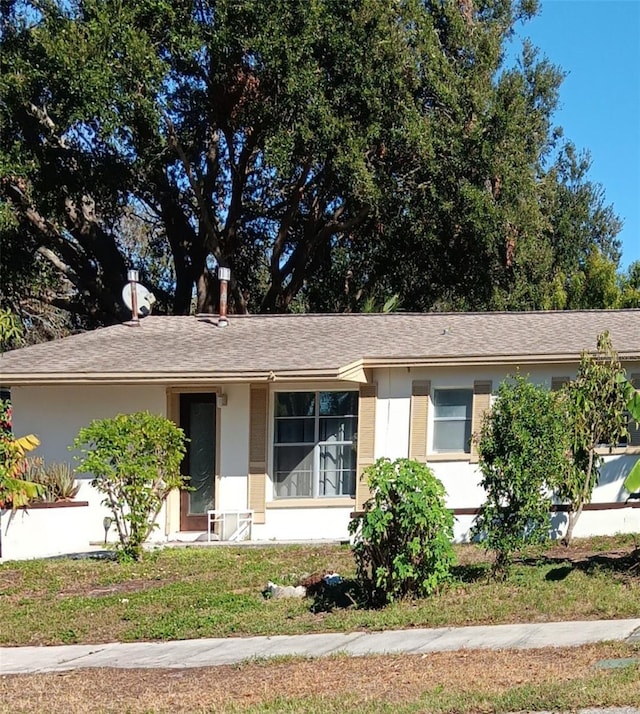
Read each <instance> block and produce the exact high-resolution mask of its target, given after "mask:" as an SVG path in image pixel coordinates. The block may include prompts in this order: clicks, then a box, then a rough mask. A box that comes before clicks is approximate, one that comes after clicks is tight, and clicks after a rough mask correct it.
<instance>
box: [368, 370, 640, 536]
mask: <svg viewBox="0 0 640 714" xmlns="http://www.w3.org/2000/svg"><path fill="white" fill-rule="evenodd" d="M576 369H577V365H576V366H575V367H571V366H567V365H557V366H545V367H530V366H523V367H522V368H521V370H520V371H521V373H522V374H523V375H528V376H529V377H530V379H531V380H532V381H533V382H534V383H536V384H542V385H546V386H547V387H550V386H551V379H552V378H553V377H571V378H573V377H575V373H576ZM515 371H516V368H515V367H513V368H511V369H501V368H484V369H482V368H469V367H466V368H461V367H455V368H446V367H439V368H430V369H426V368H393V369H380V370H376V371H375V373H374V380H375V381H377V383H378V402H377V409H376V458H379V457H381V456H387V457H389V458H391V459H395V458H401V457H408V455H409V446H408V445H409V428H410V406H411V383H412V382H413V381H423V380H430V381H431V390H432V393H433V390H434V389H441V388H452V389H453V388H469V389H471V388H472V387H473V383H474V381H475V380H491V382H492V388H493V392H494V393H495V392H496V391H497V389H498V386H499V384H500V382H502V381H503V380H504V379H505V378H506V377H507V375H510V374H514V373H515ZM637 371H640V365H638V364H636V365H632V366H627V372H628V373H633V372H637ZM433 431H434V429H433V409H432V408H430V409H429V415H428V424H427V438H428V449H429V450H430V449H431V445H432V441H431V440H432V438H433ZM438 457H439V459H442V455H438ZM638 458H639V457H638V456H632V455H610V456H605V457H604V465H603V466H602V467H601V469H600V471H601V476H600V481H599V483H598V485H597V486H596V488H595V489H594V492H593V497H592V503H609V502H619V501H624V500H625V498H626V495H627V494H626V491H625V489H624V487H623V485H622V484H623V482H624V479H625V478H626V475H627V474H628V473H629V471H630V469H631V467H632V466H633V464H634V463H635V461H636V460H637V459H638ZM427 462H428V463H429V466H430V467H431V468H432V470H433V472H434V473H435V475H436V476H437V477H438V478H439V479H440V480H441V481H442V483H443V485H444V487H445V490H446V492H447V505H448V506H449V507H450V508H478V507H479V506H480V505H481V504H482V503H483V501H484V497H485V494H484V490H483V489H482V487H481V486H480V480H481V474H480V471H479V469H478V465H477V464H473V463H470V462H469V461H468V460H462V461H461V460H451V461H446V460H438V461H429V458H428V456H427ZM472 523H473V516H457V517H456V522H455V529H454V537H455V539H456V540H458V541H461V540H468V537H469V530H470V528H471V526H472ZM553 524H554V527H556V528H558V529H559V532H560V535H563V534H564V532H565V531H566V516H563V515H562V514H557V515H556V516H554V519H553ZM618 532H621V533H628V532H640V509H638V508H635V509H632V508H627V509H620V510H609V511H587V512H584V513H583V514H582V515H581V516H580V519H579V520H578V523H577V525H576V529H575V536H576V537H586V536H590V535H605V534H614V533H618Z"/></svg>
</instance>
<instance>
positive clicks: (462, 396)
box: [433, 389, 473, 454]
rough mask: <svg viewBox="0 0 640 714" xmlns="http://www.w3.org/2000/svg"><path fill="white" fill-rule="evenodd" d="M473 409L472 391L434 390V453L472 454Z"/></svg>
mask: <svg viewBox="0 0 640 714" xmlns="http://www.w3.org/2000/svg"><path fill="white" fill-rule="evenodd" d="M472 407H473V390H472V389H436V390H434V392H433V408H434V413H433V452H434V453H467V454H468V453H471V419H472Z"/></svg>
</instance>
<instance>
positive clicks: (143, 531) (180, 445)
mask: <svg viewBox="0 0 640 714" xmlns="http://www.w3.org/2000/svg"><path fill="white" fill-rule="evenodd" d="M72 448H75V449H77V450H78V451H80V453H81V454H82V455H83V456H82V457H76V458H77V460H78V461H80V463H79V465H78V471H84V472H87V473H91V474H93V477H94V478H93V481H92V485H93V486H94V487H95V488H96V489H97V490H98V491H100V492H101V493H103V494H105V499H104V501H103V504H104V505H106V506H108V507H109V509H110V510H111V513H112V514H113V518H114V522H115V525H116V529H117V532H118V537H119V541H120V543H119V549H120V552H121V555H122V556H123V557H124V558H125V559H134V560H139V558H140V556H141V555H142V544H143V543H144V541H145V540H146V539H147V538H148V537H149V535H150V533H151V531H152V530H153V528H155V527H156V525H157V524H156V518H157V517H158V513H159V512H160V509H161V508H162V504H163V502H164V499H165V498H166V496H167V494H168V493H169V491H171V490H172V489H174V488H181V487H183V486H184V478H183V476H182V475H181V474H180V463H181V461H182V458H183V456H184V453H185V447H184V433H183V431H182V429H180V428H178V427H177V426H176V425H175V424H174V423H173V422H172V421H170V420H169V419H166V418H165V417H162V416H158V415H156V414H150V413H149V412H137V413H135V414H119V415H118V416H116V417H114V418H113V419H99V420H96V421H92V422H91V424H90V425H89V426H88V427H85V428H83V429H80V432H79V433H78V436H77V437H76V439H75V441H74V443H73V447H72Z"/></svg>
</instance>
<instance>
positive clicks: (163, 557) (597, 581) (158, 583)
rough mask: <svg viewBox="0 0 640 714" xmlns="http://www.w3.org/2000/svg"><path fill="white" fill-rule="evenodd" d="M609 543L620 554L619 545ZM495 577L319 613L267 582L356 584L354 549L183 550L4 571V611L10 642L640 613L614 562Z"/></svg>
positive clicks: (465, 577)
mask: <svg viewBox="0 0 640 714" xmlns="http://www.w3.org/2000/svg"><path fill="white" fill-rule="evenodd" d="M609 543H610V547H611V548H615V547H617V546H618V545H619V543H616V542H614V541H610V542H609ZM629 547H630V546H629ZM472 548H473V547H472V546H466V547H463V548H458V553H459V554H460V557H461V560H462V561H464V560H465V558H466V559H467V561H468V560H469V558H468V557H467V556H468V555H469V553H470V552H473V553H475V551H471V549H472ZM602 549H603V550H604V546H603V547H602ZM475 560H477V556H476V557H475ZM601 560H602V559H601ZM488 567H489V565H488V563H486V562H479V563H474V564H470V565H465V566H459V567H458V568H457V569H456V571H455V577H454V580H453V582H452V583H451V584H450V586H448V587H447V588H446V589H445V590H444V591H443V592H442V593H441V594H440V595H438V596H434V597H431V598H428V599H425V600H419V601H415V602H407V601H403V602H397V603H394V604H392V605H390V606H388V607H386V608H384V609H380V610H367V609H355V608H352V609H342V610H341V609H336V610H334V611H332V612H323V613H319V614H314V613H313V612H311V610H310V601H309V600H265V599H264V598H263V596H262V590H263V588H264V587H265V586H266V583H267V581H268V580H273V581H276V582H279V583H284V584H293V583H296V582H297V581H298V580H299V579H300V577H302V576H304V575H306V574H309V573H312V572H314V571H320V570H336V571H337V572H339V573H341V574H342V575H343V576H344V577H351V576H353V573H354V564H353V559H352V557H351V551H350V549H349V548H348V547H347V546H326V545H318V546H274V545H267V546H264V547H214V548H195V547H194V548H176V549H164V550H162V551H159V552H156V553H153V554H150V555H148V556H147V557H145V559H144V560H143V561H142V562H140V563H129V564H119V563H117V562H113V561H104V560H103V561H95V560H70V559H59V560H40V561H28V562H21V563H6V564H3V565H1V566H0V596H2V599H3V601H4V603H5V607H4V609H3V626H2V628H0V643H1V644H4V645H25V644H61V643H64V644H67V643H95V642H107V641H116V640H118V641H133V640H168V639H186V638H196V637H226V636H233V635H272V634H301V633H308V632H320V631H323V632H330V631H336V632H344V631H352V630H363V629H364V630H381V629H389V628H405V627H438V626H444V625H471V624H491V623H506V622H538V621H547V620H565V619H607V618H627V617H636V616H637V613H638V603H639V602H640V578H639V577H637V574H636V576H635V577H634V576H632V574H630V573H629V572H628V571H625V570H624V569H621V568H619V567H618V566H617V565H616V563H615V561H613V560H612V561H611V562H610V563H609V562H608V561H607V560H606V558H605V559H604V562H600V564H598V565H589V564H588V563H585V564H583V565H581V566H573V565H567V564H563V563H557V562H549V561H544V560H543V561H541V562H539V563H535V562H534V563H531V564H519V565H516V566H515V567H514V569H513V572H512V574H511V576H510V577H509V579H508V580H507V581H506V582H504V583H494V582H490V581H488V580H487V578H486V572H487V570H488Z"/></svg>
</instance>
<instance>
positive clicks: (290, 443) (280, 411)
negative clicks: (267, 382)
mask: <svg viewBox="0 0 640 714" xmlns="http://www.w3.org/2000/svg"><path fill="white" fill-rule="evenodd" d="M357 429H358V392H276V395H275V424H274V439H273V441H274V446H273V471H274V486H275V497H276V498H324V497H331V496H353V495H354V494H355V488H356V446H355V442H356V434H357Z"/></svg>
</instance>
